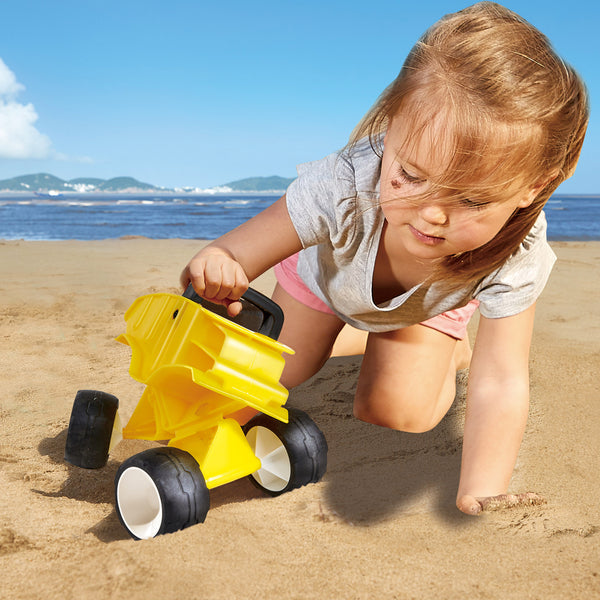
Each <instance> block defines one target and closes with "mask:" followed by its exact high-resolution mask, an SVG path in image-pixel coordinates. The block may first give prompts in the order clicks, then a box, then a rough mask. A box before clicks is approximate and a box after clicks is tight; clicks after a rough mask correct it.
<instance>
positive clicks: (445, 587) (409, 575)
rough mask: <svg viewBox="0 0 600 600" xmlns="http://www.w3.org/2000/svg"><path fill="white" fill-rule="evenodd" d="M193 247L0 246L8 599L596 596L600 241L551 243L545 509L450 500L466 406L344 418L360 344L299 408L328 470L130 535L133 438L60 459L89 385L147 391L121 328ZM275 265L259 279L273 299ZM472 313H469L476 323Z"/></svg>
mask: <svg viewBox="0 0 600 600" xmlns="http://www.w3.org/2000/svg"><path fill="white" fill-rule="evenodd" d="M199 247H200V243H199V242H198V241H189V240H188V241H182V240H160V241H156V240H148V239H143V238H142V239H121V240H109V241H98V242H75V241H72V242H19V241H9V242H0V261H1V265H2V271H1V272H2V277H1V279H0V292H1V298H2V302H1V306H0V310H1V311H2V314H1V317H0V319H1V320H0V332H1V340H2V346H1V356H0V361H1V362H0V373H1V381H2V384H1V394H0V411H1V412H0V423H1V430H0V434H1V437H0V573H1V579H0V597H1V598H6V599H11V600H13V599H25V598H28V599H29V598H31V599H33V598H35V599H39V598H44V599H48V600H50V599H55V598H57V599H58V598H60V599H61V600H65V599H71V598H72V599H81V598H98V599H107V598H127V599H128V600H136V599H138V598H139V599H142V598H144V599H148V598H161V599H171V598H173V599H176V598H177V599H180V598H205V599H214V598H219V599H220V598H224V599H238V598H239V599H246V598H249V599H250V598H252V599H271V598H273V599H275V598H276V599H278V600H287V599H290V598H302V599H308V598H331V599H338V598H344V599H346V598H348V599H354V598H365V599H371V598H376V599H387V598H417V599H422V598H436V599H437V598H443V599H452V598H465V597H467V598H485V599H490V598H498V599H500V598H501V599H503V600H508V599H513V598H514V599H519V600H521V599H523V598H544V599H547V598H556V599H565V598H576V599H587V598H599V597H600V510H599V508H600V477H599V467H600V462H599V457H600V434H599V433H600V403H599V402H598V399H599V398H598V396H599V394H598V381H599V378H600V347H599V340H600V312H599V308H598V307H599V298H600V278H599V276H598V273H599V269H600V242H592V243H578V242H577V243H576V242H572V243H555V244H553V247H554V249H555V251H556V253H557V254H558V256H559V262H558V263H557V266H556V268H555V271H554V273H553V275H552V277H551V280H550V283H549V285H548V287H547V289H546V291H545V292H544V294H543V296H542V298H541V299H540V301H539V303H538V312H537V318H536V319H537V320H536V330H535V334H534V339H533V347H532V353H531V411H530V418H529V422H528V427H527V431H526V435H525V440H524V442H523V445H522V448H521V453H520V455H519V460H518V464H517V467H516V469H515V472H514V476H513V480H512V485H511V489H512V490H513V491H521V492H523V491H536V492H539V493H541V494H543V495H544V496H545V497H546V498H547V504H545V505H543V506H535V507H527V508H523V507H521V508H513V509H510V510H506V511H504V512H490V513H485V514H482V515H481V516H479V517H467V516H465V515H462V514H461V513H459V512H458V511H457V510H456V509H455V508H454V497H455V493H456V487H457V483H458V474H459V465H460V449H461V431H462V420H463V415H464V378H465V374H464V373H462V374H460V377H459V387H458V390H459V391H458V394H457V400H456V402H455V405H454V407H453V408H452V409H451V411H450V413H449V414H448V416H447V417H446V418H445V419H444V421H443V422H442V423H441V424H440V425H439V426H438V427H437V428H436V429H434V430H433V431H432V432H429V433H426V434H421V435H415V434H405V433H399V432H394V431H389V430H386V429H382V428H379V427H376V426H373V425H368V424H365V423H361V422H358V421H357V420H355V419H354V418H353V417H352V396H353V389H354V387H355V383H356V378H357V374H358V370H359V366H360V360H359V358H357V357H348V358H338V359H332V360H330V361H329V363H328V364H327V365H326V366H325V367H324V369H323V370H322V371H321V372H320V373H319V374H318V375H317V376H315V377H314V378H313V379H312V380H311V381H309V382H307V383H306V384H304V385H303V386H302V387H301V388H299V389H297V390H294V391H293V392H292V394H291V396H290V400H289V404H290V405H293V406H297V407H299V408H302V409H304V410H306V411H307V412H308V413H309V414H310V415H311V416H312V417H313V418H314V420H315V421H316V422H317V424H318V425H319V426H320V427H321V429H322V430H323V432H324V433H325V435H326V437H327V441H328V444H329V467H328V471H327V474H326V475H325V477H324V479H323V480H322V481H321V482H320V483H319V484H316V485H311V486H307V487H304V488H302V489H300V490H296V491H294V492H292V493H289V494H284V495H282V496H280V497H278V498H269V497H266V496H263V495H262V494H261V493H260V492H259V491H258V490H257V489H256V488H254V486H252V485H251V484H250V483H249V481H248V480H247V479H244V480H240V481H237V482H234V483H232V484H229V485H226V486H223V487H220V488H216V489H214V490H212V491H211V509H210V511H209V513H208V517H207V519H206V522H205V523H204V524H201V525H197V526H194V527H191V528H188V529H186V530H184V531H180V532H178V533H175V534H170V535H165V536H160V537H157V538H155V539H152V540H146V541H142V542H139V541H134V540H132V539H130V538H129V537H128V535H127V534H126V532H125V530H124V529H123V528H122V527H121V525H120V523H119V522H118V519H117V517H116V515H115V511H114V508H113V478H114V475H115V471H116V469H117V467H118V465H119V464H120V463H121V462H122V461H123V460H125V459H126V458H128V457H129V456H131V455H132V454H134V453H135V452H137V451H140V450H141V449H144V448H146V447H148V446H151V445H152V444H151V443H149V442H139V441H124V442H122V443H121V444H120V445H119V446H117V448H116V449H115V451H114V452H113V454H112V455H111V459H110V460H109V463H108V465H107V466H106V467H105V468H103V469H100V470H96V471H90V470H84V469H78V468H76V467H72V466H70V465H68V464H66V463H65V462H64V461H63V454H64V445H65V439H66V431H67V425H68V421H69V415H70V410H71V406H72V403H73V398H74V396H75V393H76V391H77V390H79V389H89V388H93V389H99V390H104V391H107V392H110V393H113V394H115V395H116V396H118V397H119V399H120V401H121V413H122V415H123V416H124V417H125V418H127V417H128V416H129V415H130V414H131V411H132V410H133V408H134V406H135V404H136V402H137V400H138V398H139V396H140V394H141V391H142V389H143V386H141V385H140V384H139V383H136V382H135V381H133V380H132V379H131V378H130V377H129V375H128V368H129V358H130V349H129V348H127V347H126V346H124V345H122V344H118V343H117V342H115V341H114V338H115V337H116V336H117V335H118V334H119V333H121V332H122V331H123V330H124V321H123V313H124V312H125V310H126V309H127V307H128V306H129V305H130V303H131V302H132V301H133V300H134V299H135V298H136V297H137V296H140V295H142V294H145V293H149V292H156V291H173V292H178V291H179V290H178V277H179V271H180V269H181V268H182V267H183V266H184V265H185V263H186V262H187V260H188V259H189V258H190V257H191V256H192V255H193V254H194V252H195V251H196V250H197V249H198V248H199ZM273 284H274V279H273V276H272V273H270V272H269V273H267V274H266V275H265V276H263V277H262V278H260V279H259V280H258V282H256V284H255V287H257V288H258V289H259V290H261V291H264V292H266V293H268V292H270V290H271V289H272V287H273ZM475 325H476V323H473V324H472V326H471V334H473V333H474V327H475Z"/></svg>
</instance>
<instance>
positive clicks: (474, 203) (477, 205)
mask: <svg viewBox="0 0 600 600" xmlns="http://www.w3.org/2000/svg"><path fill="white" fill-rule="evenodd" d="M460 203H461V204H462V205H463V206H465V207H466V208H473V209H475V210H481V209H482V208H485V207H486V206H487V205H488V204H489V202H481V201H478V200H470V199H469V198H463V199H462V200H461V201H460Z"/></svg>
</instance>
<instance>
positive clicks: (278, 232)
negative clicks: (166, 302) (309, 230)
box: [180, 195, 302, 316]
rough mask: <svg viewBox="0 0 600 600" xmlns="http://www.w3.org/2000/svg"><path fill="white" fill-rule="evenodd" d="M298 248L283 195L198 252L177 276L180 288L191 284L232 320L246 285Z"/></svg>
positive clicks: (238, 308) (297, 238) (296, 237)
mask: <svg viewBox="0 0 600 600" xmlns="http://www.w3.org/2000/svg"><path fill="white" fill-rule="evenodd" d="M301 248H302V244H301V242H300V239H299V237H298V234H297V233H296V230H295V229H294V226H293V224H292V220H291V219H290V216H289V214H288V210H287V206H286V200H285V195H284V196H282V197H281V198H280V199H279V200H277V201H276V202H275V203H274V204H272V205H271V206H269V207H268V208H266V209H265V210H264V211H263V212H261V213H259V214H258V215H256V216H255V217H253V218H252V219H250V220H249V221H246V222H245V223H242V224H241V225H240V226H239V227H236V228H235V229H233V230H232V231H230V232H229V233H226V234H225V235H223V236H221V237H220V238H218V239H216V240H215V241H213V242H211V243H210V244H209V245H208V246H206V247H204V248H203V249H202V250H200V252H198V253H197V254H196V255H195V256H194V257H193V258H192V259H191V260H190V262H189V263H188V264H187V266H186V267H185V269H184V270H183V272H182V273H181V278H180V279H181V285H182V286H183V287H184V288H185V287H187V285H188V284H189V283H191V284H192V285H193V286H194V289H195V290H196V292H197V293H198V294H199V295H200V296H202V297H204V298H206V299H207V300H211V301H213V302H217V303H219V304H225V305H227V307H228V311H229V314H230V315H231V316H235V315H236V314H238V313H239V311H240V310H241V308H242V305H241V303H240V302H236V300H239V298H240V297H241V296H242V294H243V293H244V292H245V291H246V290H247V289H248V285H249V282H250V281H252V280H253V279H255V278H256V277H258V276H259V275H260V274H262V273H264V272H265V271H266V270H267V269H269V268H270V267H272V266H273V265H275V264H277V263H278V262H280V261H281V260H283V259H284V258H286V257H288V256H290V255H292V254H294V253H295V252H297V251H298V250H300V249H301Z"/></svg>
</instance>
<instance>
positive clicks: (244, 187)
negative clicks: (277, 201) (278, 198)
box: [222, 175, 294, 192]
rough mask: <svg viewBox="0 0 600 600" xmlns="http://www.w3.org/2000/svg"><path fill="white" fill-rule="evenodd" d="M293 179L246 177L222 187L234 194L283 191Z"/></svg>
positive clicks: (276, 176) (275, 176)
mask: <svg viewBox="0 0 600 600" xmlns="http://www.w3.org/2000/svg"><path fill="white" fill-rule="evenodd" d="M292 181H294V180H293V178H287V177H279V176H278V175H272V176H271V177H247V178H246V179H238V180H237V181H231V182H230V183H226V184H224V185H223V186H222V187H224V188H230V189H232V190H233V191H236V192H270V191H275V190H285V189H287V187H288V186H289V185H290V183H292Z"/></svg>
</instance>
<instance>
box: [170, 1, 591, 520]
mask: <svg viewBox="0 0 600 600" xmlns="http://www.w3.org/2000/svg"><path fill="white" fill-rule="evenodd" d="M587 116H588V107H587V97H586V91H585V87H584V85H583V83H582V82H581V80H580V78H579V77H578V76H577V74H576V73H575V72H574V71H573V69H572V68H571V67H570V66H569V65H567V64H565V63H564V62H563V61H562V60H561V59H560V58H559V57H558V56H557V55H556V54H555V53H554V51H553V50H552V48H551V46H550V44H549V42H548V40H547V39H546V38H545V37H544V36H543V35H542V34H541V33H540V32H539V31H537V30H536V29H535V28H534V27H532V26H531V25H530V24H529V23H527V22H526V21H524V20H523V19H522V18H520V17H519V16H518V15H516V14H515V13H513V12H511V11H509V10H507V9H505V8H503V7H502V6H500V5H498V4H494V3H491V2H481V3H479V4H475V5H474V6H472V7H470V8H467V9H465V10H463V11H461V12H458V13H456V14H451V15H447V16H446V17H444V18H442V19H441V20H440V21H439V22H438V23H436V24H435V25H434V26H433V27H432V28H431V29H430V30H429V31H427V32H426V33H425V34H424V36H423V37H422V38H421V40H420V41H419V42H418V43H417V44H416V45H415V47H414V48H413V49H412V51H411V52H410V54H409V56H408V58H407V60H406V62H405V64H404V66H403V68H402V70H401V72H400V74H399V76H398V77H397V79H396V80H395V81H394V82H393V83H392V84H391V85H390V86H389V88H388V89H387V90H386V91H385V92H384V93H383V94H382V96H381V97H380V99H379V100H378V102H377V103H376V104H375V106H374V107H373V108H372V109H371V110H370V111H369V113H368V114H367V115H366V116H365V118H364V119H363V121H362V122H361V123H360V124H359V126H358V127H357V128H356V130H355V131H354V132H353V134H352V136H351V139H350V142H349V144H348V146H347V147H346V148H344V149H343V150H342V151H340V152H338V153H335V154H333V155H331V156H328V157H326V158H325V159H323V160H320V161H316V162H312V163H308V164H304V165H301V166H300V167H299V169H298V172H299V177H298V179H297V180H295V181H294V182H293V183H292V185H291V186H290V187H289V189H288V191H287V193H286V195H285V196H283V197H282V198H281V199H280V200H278V201H277V202H275V203H274V204H273V205H272V206H271V207H269V208H268V209H266V210H265V211H264V212H263V213H261V214H259V215H258V216H256V217H255V218H253V219H251V220H250V221H248V222H246V223H245V224H243V225H241V226H240V227H238V228H237V229H235V230H233V231H231V232H230V233H228V234H226V235H224V236H223V237H221V238H219V239H217V240H216V241H214V242H213V243H211V244H210V245H208V246H207V247H205V248H204V249H202V250H201V251H200V252H199V253H198V254H196V256H194V257H193V258H192V260H191V261H190V263H189V264H188V265H187V267H186V268H185V270H184V271H183V273H182V276H181V281H182V284H183V285H184V286H186V285H187V284H188V283H189V282H191V283H192V284H193V286H194V288H195V290H196V291H197V292H198V293H199V294H200V295H201V296H203V297H205V298H207V299H209V300H212V301H213V302H220V303H222V304H226V305H228V310H229V313H230V314H231V315H235V314H237V312H239V310H240V308H241V304H240V303H239V302H236V300H238V299H239V298H240V296H241V295H242V293H243V292H244V291H245V290H246V288H247V287H248V285H249V281H252V280H253V279H254V278H255V277H257V276H258V275H260V274H261V273H263V272H264V271H266V270H267V269H269V268H270V267H272V266H274V265H276V264H277V267H276V274H277V278H278V285H277V287H276V289H275V292H274V300H275V301H276V302H277V303H278V304H279V305H280V306H281V307H282V308H283V311H284V313H285V318H286V320H285V324H284V327H283V330H282V334H281V337H280V340H281V341H282V342H283V343H285V344H287V345H289V346H291V347H292V348H294V350H295V351H296V354H295V355H294V356H292V357H290V358H289V359H288V360H287V363H286V367H285V370H284V373H283V377H282V383H283V384H284V385H285V386H287V387H288V388H291V387H294V386H296V385H298V384H299V383H301V382H303V381H305V380H306V379H308V378H309V377H311V376H312V375H314V374H315V373H316V372H317V371H318V370H319V369H320V368H321V366H322V365H323V364H324V362H325V361H326V360H327V358H328V357H329V356H331V355H332V353H333V354H354V353H363V352H364V359H363V363H362V368H361V372H360V377H359V380H358V384H357V389H356V397H355V402H354V413H355V415H356V417H358V418H359V419H362V420H365V421H368V422H370V423H375V424H378V425H383V426H386V427H391V428H394V429H399V430H402V431H410V432H423V431H426V430H429V429H431V428H433V427H435V425H436V424H437V423H439V421H440V420H441V419H442V417H443V416H444V415H445V414H446V412H447V411H448V409H449V407H450V405H451V404H452V402H453V399H454V396H455V378H456V370H457V369H461V368H465V367H467V366H468V365H469V364H470V374H469V385H468V394H467V412H466V419H465V427H464V443H463V457H462V466H461V475H460V483H459V488H458V494H457V506H458V508H459V509H460V510H461V511H463V512H465V513H467V514H477V513H479V512H480V511H481V510H483V509H485V508H486V507H488V506H490V505H492V504H494V505H498V504H500V505H502V504H505V505H513V504H515V503H519V502H520V503H532V502H537V501H540V498H539V497H538V496H536V495H535V494H517V495H508V494H507V490H508V485H509V481H510V478H511V474H512V470H513V468H514V465H515V461H516V458H517V453H518V450H519V446H520V443H521V439H522V436H523V431H524V428H525V422H526V419H527V413H528V403H529V374H528V356H529V346H530V342H531V335H532V328H533V320H534V310H535V302H536V299H537V297H538V295H539V294H540V293H541V291H542V289H543V287H544V285H545V283H546V280H547V278H548V276H549V274H550V270H551V269H552V265H553V263H554V261H555V256H554V254H553V252H552V250H551V249H550V247H549V245H548V243H547V241H546V222H545V219H544V215H543V212H542V208H543V206H544V204H545V202H546V201H547V200H548V198H549V197H550V195H551V194H552V192H553V191H554V190H555V189H556V188H557V186H558V185H559V184H560V183H561V182H562V181H564V180H565V179H567V178H568V177H570V176H571V175H572V174H573V171H574V169H575V165H576V162H577V159H578V157H579V153H580V150H581V145H582V143H583V138H584V135H585V130H586V126H587ZM297 253H299V254H297ZM278 263H280V264H278ZM477 306H478V307H479V311H480V314H481V317H480V322H479V328H478V331H477V338H476V341H475V345H474V350H473V353H472V356H471V350H470V346H469V343H468V339H467V337H466V325H467V322H468V321H469V318H470V316H471V315H472V313H473V311H474V310H475V309H476V308H477Z"/></svg>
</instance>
